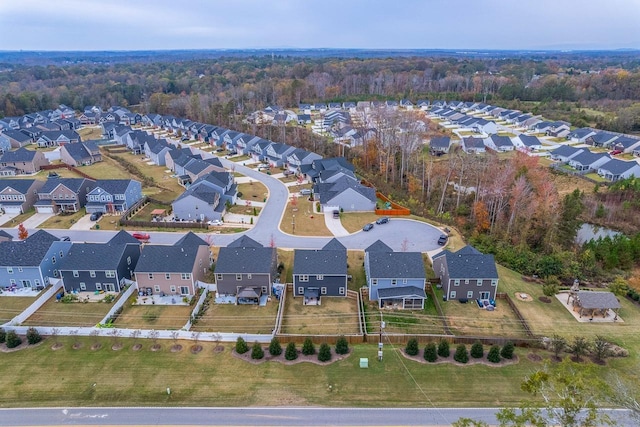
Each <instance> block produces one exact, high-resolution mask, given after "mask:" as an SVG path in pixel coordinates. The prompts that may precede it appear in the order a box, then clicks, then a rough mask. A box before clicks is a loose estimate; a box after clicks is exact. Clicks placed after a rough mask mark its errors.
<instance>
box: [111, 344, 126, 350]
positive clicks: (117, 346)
mask: <svg viewBox="0 0 640 427" xmlns="http://www.w3.org/2000/svg"><path fill="white" fill-rule="evenodd" d="M122 347H124V345H122V344H114V345H112V346H111V350H113V351H118V350H122Z"/></svg>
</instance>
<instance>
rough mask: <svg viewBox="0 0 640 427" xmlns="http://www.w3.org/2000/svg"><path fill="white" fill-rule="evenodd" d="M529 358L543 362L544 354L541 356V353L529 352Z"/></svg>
mask: <svg viewBox="0 0 640 427" xmlns="http://www.w3.org/2000/svg"><path fill="white" fill-rule="evenodd" d="M527 359H529V360H530V361H532V362H541V361H542V356H540V355H539V354H536V353H529V354H527Z"/></svg>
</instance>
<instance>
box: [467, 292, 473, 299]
mask: <svg viewBox="0 0 640 427" xmlns="http://www.w3.org/2000/svg"><path fill="white" fill-rule="evenodd" d="M467 298H468V299H473V291H467Z"/></svg>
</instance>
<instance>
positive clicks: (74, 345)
mask: <svg viewBox="0 0 640 427" xmlns="http://www.w3.org/2000/svg"><path fill="white" fill-rule="evenodd" d="M71 348H72V349H74V350H80V349H81V348H82V343H79V342H77V343H74V344H73V345H72V346H71Z"/></svg>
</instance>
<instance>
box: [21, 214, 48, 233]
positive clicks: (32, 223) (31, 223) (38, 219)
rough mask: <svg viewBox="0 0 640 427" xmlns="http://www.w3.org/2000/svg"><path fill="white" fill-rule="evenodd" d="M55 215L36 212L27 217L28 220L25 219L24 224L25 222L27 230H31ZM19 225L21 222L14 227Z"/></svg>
mask: <svg viewBox="0 0 640 427" xmlns="http://www.w3.org/2000/svg"><path fill="white" fill-rule="evenodd" d="M54 215H55V214H50V213H35V214H33V215H31V216H30V217H29V218H27V219H26V220H24V221H23V222H22V224H24V227H25V228H26V229H27V230H29V229H32V228H36V227H37V226H39V225H40V224H42V223H43V222H45V221H46V220H48V219H49V218H51V217H52V216H54ZM19 226H20V224H16V226H15V227H13V228H18V227H19Z"/></svg>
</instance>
